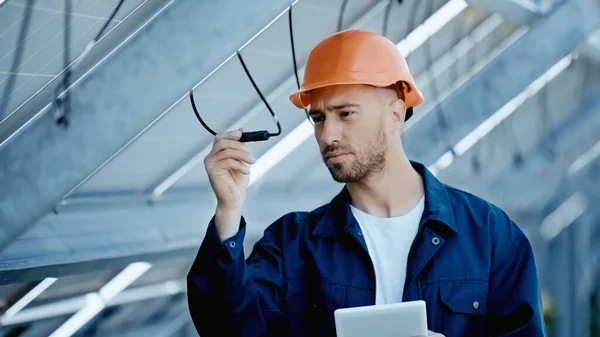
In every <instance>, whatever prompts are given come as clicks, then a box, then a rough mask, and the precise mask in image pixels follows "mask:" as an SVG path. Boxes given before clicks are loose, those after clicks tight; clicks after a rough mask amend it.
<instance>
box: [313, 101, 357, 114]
mask: <svg viewBox="0 0 600 337" xmlns="http://www.w3.org/2000/svg"><path fill="white" fill-rule="evenodd" d="M359 106H360V104H357V103H344V104H339V105H330V106H328V107H327V111H336V110H342V109H346V108H356V107H359ZM322 113H323V111H322V110H320V109H314V110H313V109H311V110H310V111H309V112H308V114H309V115H317V114H322Z"/></svg>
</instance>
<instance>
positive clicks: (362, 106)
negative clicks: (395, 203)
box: [310, 85, 394, 183]
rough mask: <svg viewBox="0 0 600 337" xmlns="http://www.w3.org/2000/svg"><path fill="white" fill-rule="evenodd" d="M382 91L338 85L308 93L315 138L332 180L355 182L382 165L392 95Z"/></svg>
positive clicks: (380, 169)
mask: <svg viewBox="0 0 600 337" xmlns="http://www.w3.org/2000/svg"><path fill="white" fill-rule="evenodd" d="M382 90H385V89H377V88H373V87H369V86H363V85H338V86H331V87H326V88H322V89H316V90H314V91H313V92H312V93H311V108H310V115H311V118H312V119H313V121H314V123H315V137H316V139H317V143H318V144H319V149H320V151H321V156H322V157H323V162H324V163H325V165H326V166H327V168H328V169H329V172H330V173H331V175H332V177H333V179H334V180H335V181H337V182H342V183H351V182H359V181H362V180H364V179H366V178H368V177H370V176H371V175H373V174H376V173H379V172H381V171H382V170H383V168H384V167H385V164H386V157H387V150H388V146H389V143H388V138H389V132H390V130H391V128H390V124H391V119H392V116H391V107H390V104H391V103H392V101H393V100H394V98H393V97H391V98H390V96H389V92H387V93H386V92H385V91H384V92H383V94H382Z"/></svg>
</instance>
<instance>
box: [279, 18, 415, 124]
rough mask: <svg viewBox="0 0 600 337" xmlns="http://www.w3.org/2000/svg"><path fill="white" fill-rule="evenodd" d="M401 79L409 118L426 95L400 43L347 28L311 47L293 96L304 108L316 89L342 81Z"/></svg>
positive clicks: (377, 82) (371, 82)
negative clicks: (409, 65)
mask: <svg viewBox="0 0 600 337" xmlns="http://www.w3.org/2000/svg"><path fill="white" fill-rule="evenodd" d="M401 81H402V82H405V83H406V84H407V85H405V86H402V85H400V86H396V90H403V91H404V103H405V104H406V107H407V112H406V119H408V118H410V116H411V115H412V110H413V107H415V106H418V105H419V104H421V103H423V95H422V94H421V92H420V91H419V89H418V88H417V86H416V85H415V80H414V79H413V77H412V75H411V74H410V71H409V69H408V65H407V64H406V60H405V59H404V56H402V53H401V52H400V50H399V49H398V47H397V46H396V45H395V44H394V43H393V42H392V41H390V40H388V39H387V38H385V37H384V36H382V35H379V34H377V33H375V32H372V31H368V30H361V29H351V30H345V31H341V32H338V33H335V34H333V35H330V36H328V37H327V38H325V39H323V40H322V41H321V42H319V43H318V44H317V45H316V46H315V47H314V48H313V49H312V50H311V52H310V54H309V55H308V59H307V61H306V67H305V69H304V81H303V82H302V86H301V87H300V90H299V91H297V92H295V93H294V94H292V95H291V96H290V100H291V101H292V103H294V105H295V106H296V107H298V108H300V109H303V108H306V107H308V106H309V105H310V94H311V90H313V89H318V88H323V87H327V86H331V85H339V84H367V85H372V86H376V87H388V86H391V85H393V84H396V83H398V82H401Z"/></svg>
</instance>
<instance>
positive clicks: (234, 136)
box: [214, 129, 242, 143]
mask: <svg viewBox="0 0 600 337" xmlns="http://www.w3.org/2000/svg"><path fill="white" fill-rule="evenodd" d="M240 137H242V131H241V129H239V130H231V131H227V132H222V133H217V135H216V136H215V140H214V141H215V143H216V142H217V141H219V140H221V139H230V140H239V139H240Z"/></svg>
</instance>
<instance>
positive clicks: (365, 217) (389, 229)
mask: <svg viewBox="0 0 600 337" xmlns="http://www.w3.org/2000/svg"><path fill="white" fill-rule="evenodd" d="M350 207H351V209H352V213H353V214H354V217H355V218H356V220H357V221H358V224H359V226H360V228H361V231H362V233H363V235H364V238H365V241H366V243H367V249H368V250H369V254H370V255H371V260H372V261H373V265H374V267H375V281H376V282H375V284H376V292H375V304H386V303H398V302H402V294H403V292H404V282H405V280H406V267H407V264H408V253H409V250H410V246H411V245H412V242H413V240H414V239H415V236H416V235H417V231H418V230H419V222H420V221H421V216H422V215H423V211H424V209H425V196H423V197H422V198H421V200H420V201H419V203H418V204H417V206H416V207H415V208H413V209H412V210H411V211H410V212H408V213H407V214H404V215H402V216H399V217H394V218H378V217H374V216H372V215H369V214H367V213H365V212H363V211H361V210H359V209H357V208H355V207H354V206H352V205H350Z"/></svg>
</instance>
